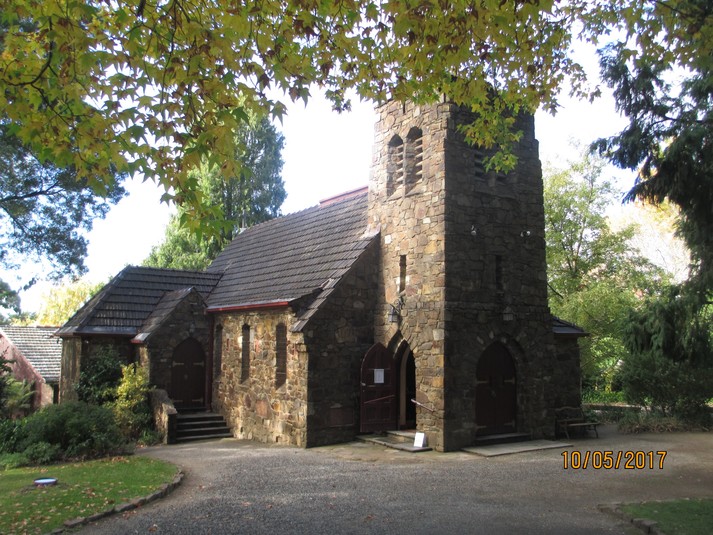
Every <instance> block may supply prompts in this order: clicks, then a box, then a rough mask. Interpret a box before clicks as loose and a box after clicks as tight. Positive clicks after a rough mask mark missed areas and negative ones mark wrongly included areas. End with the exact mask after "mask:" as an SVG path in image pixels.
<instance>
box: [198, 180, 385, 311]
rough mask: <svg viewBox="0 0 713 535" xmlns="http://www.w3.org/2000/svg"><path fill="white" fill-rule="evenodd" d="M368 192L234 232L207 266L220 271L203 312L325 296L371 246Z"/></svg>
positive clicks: (213, 271)
mask: <svg viewBox="0 0 713 535" xmlns="http://www.w3.org/2000/svg"><path fill="white" fill-rule="evenodd" d="M367 206H368V205H367V190H366V188H363V189H359V190H355V191H354V192H350V193H347V194H344V195H343V196H341V197H339V198H337V199H335V200H331V201H324V202H322V203H321V204H320V205H318V206H314V207H312V208H308V209H306V210H303V211H301V212H297V213H294V214H290V215H287V216H284V217H280V218H277V219H273V220H270V221H267V222H265V223H261V224H260V225H256V226H254V227H251V228H249V229H247V230H246V231H244V232H243V233H241V234H239V235H238V236H237V237H236V238H235V239H234V240H233V242H232V243H230V244H229V245H228V246H227V247H226V248H225V249H224V250H223V252H222V253H221V254H220V255H219V256H218V257H217V258H216V259H215V261H214V262H213V263H212V264H211V265H210V266H209V268H208V271H209V272H210V273H223V276H222V278H221V279H220V282H219V283H218V285H217V286H216V288H215V290H213V292H212V293H211V295H210V296H209V297H208V310H209V311H211V310H212V311H218V310H226V309H234V308H241V307H250V306H254V305H269V304H285V303H288V302H292V301H295V300H297V299H300V298H303V297H307V296H313V297H315V298H317V299H319V298H320V297H321V298H324V297H325V296H326V293H331V290H332V289H333V287H334V286H335V285H336V284H337V283H338V281H339V280H340V279H341V277H342V276H343V275H344V274H345V273H346V272H347V271H348V270H349V268H350V267H351V266H352V265H353V264H354V262H355V261H356V259H357V258H359V256H360V255H361V254H362V253H363V252H364V250H365V249H366V248H367V246H368V245H369V244H370V243H371V242H372V240H373V238H374V236H375V235H376V234H377V232H375V231H369V229H368V217H367Z"/></svg>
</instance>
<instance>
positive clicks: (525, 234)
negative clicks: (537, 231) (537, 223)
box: [520, 230, 532, 238]
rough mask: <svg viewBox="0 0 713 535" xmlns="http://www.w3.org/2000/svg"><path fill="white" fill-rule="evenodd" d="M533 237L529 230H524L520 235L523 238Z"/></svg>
mask: <svg viewBox="0 0 713 535" xmlns="http://www.w3.org/2000/svg"><path fill="white" fill-rule="evenodd" d="M531 235H532V232H530V231H529V230H523V231H522V232H521V233H520V237H521V238H529V237H530V236H531Z"/></svg>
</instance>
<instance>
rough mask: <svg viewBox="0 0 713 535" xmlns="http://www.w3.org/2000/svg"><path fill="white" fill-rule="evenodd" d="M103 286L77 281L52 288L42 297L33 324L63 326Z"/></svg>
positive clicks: (101, 284)
mask: <svg viewBox="0 0 713 535" xmlns="http://www.w3.org/2000/svg"><path fill="white" fill-rule="evenodd" d="M103 286H104V283H98V284H96V283H91V282H88V281H86V280H83V279H79V280H76V281H74V282H69V283H67V282H65V283H63V284H60V285H58V286H55V287H53V288H52V289H50V290H49V291H48V292H47V293H46V294H45V295H44V296H43V297H42V303H41V305H40V309H39V311H38V312H37V317H36V318H35V322H36V323H37V324H38V325H48V326H50V325H63V324H64V323H66V322H67V320H69V318H71V317H72V316H73V315H74V313H75V312H77V310H79V309H80V308H81V306H82V305H84V303H86V302H87V301H88V300H89V299H91V298H92V297H93V296H94V294H96V293H97V292H98V291H99V290H101V289H102V287H103Z"/></svg>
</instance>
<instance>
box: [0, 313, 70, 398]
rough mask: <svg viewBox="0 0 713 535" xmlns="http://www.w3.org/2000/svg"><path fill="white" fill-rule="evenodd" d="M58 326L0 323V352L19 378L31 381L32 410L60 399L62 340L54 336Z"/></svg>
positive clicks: (14, 375)
mask: <svg viewBox="0 0 713 535" xmlns="http://www.w3.org/2000/svg"><path fill="white" fill-rule="evenodd" d="M56 330H57V327H31V326H18V325H2V326H0V355H2V356H3V358H5V359H6V360H10V361H14V362H12V363H11V364H10V367H11V368H12V375H13V377H14V378H15V379H17V380H18V381H23V380H25V381H27V382H29V383H32V385H33V389H34V392H35V394H34V396H33V399H32V410H37V409H39V408H41V407H43V406H45V405H50V404H52V403H57V401H58V399H59V381H60V368H61V362H62V343H61V340H60V339H59V338H57V337H56V336H54V332H55V331H56Z"/></svg>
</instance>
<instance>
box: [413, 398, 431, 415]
mask: <svg viewBox="0 0 713 535" xmlns="http://www.w3.org/2000/svg"><path fill="white" fill-rule="evenodd" d="M411 403H413V404H414V405H418V406H419V407H423V408H424V409H426V410H427V411H429V412H436V409H432V408H430V407H426V406H425V405H424V404H423V403H421V402H420V401H416V400H415V399H411Z"/></svg>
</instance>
